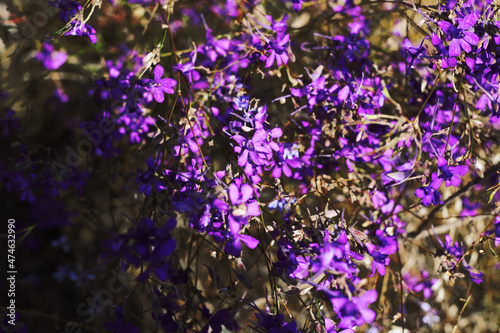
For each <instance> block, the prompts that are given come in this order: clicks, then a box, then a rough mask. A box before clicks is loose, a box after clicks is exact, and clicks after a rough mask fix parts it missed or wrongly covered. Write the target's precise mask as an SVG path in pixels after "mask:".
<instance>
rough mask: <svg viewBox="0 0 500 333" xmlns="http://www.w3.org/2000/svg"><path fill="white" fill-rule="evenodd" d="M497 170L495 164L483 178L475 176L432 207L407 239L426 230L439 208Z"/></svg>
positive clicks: (499, 165)
mask: <svg viewBox="0 0 500 333" xmlns="http://www.w3.org/2000/svg"><path fill="white" fill-rule="evenodd" d="M498 170H500V163H497V164H495V165H493V166H492V167H491V168H489V169H488V170H487V171H486V172H485V173H484V177H480V176H476V177H475V178H474V179H472V180H471V181H470V182H468V183H467V185H465V186H464V187H462V188H461V189H459V190H458V191H456V192H455V193H453V194H452V195H450V196H449V197H448V198H446V200H444V201H443V203H442V204H440V205H437V206H436V207H434V208H433V209H432V210H431V212H430V213H429V215H427V216H426V217H424V219H423V220H422V222H420V224H419V226H418V227H417V229H416V230H414V231H412V232H409V233H408V238H415V237H417V236H418V235H419V234H420V233H421V232H422V231H424V230H425V229H426V228H427V225H428V224H429V221H430V220H432V218H433V217H434V215H436V214H437V213H438V212H439V211H440V210H441V208H443V207H444V206H445V205H447V204H448V203H449V202H450V201H452V200H453V199H455V198H456V197H458V196H459V195H461V194H464V193H465V192H467V191H468V190H469V189H470V188H471V187H473V186H475V185H477V184H479V183H480V182H481V181H482V180H483V178H488V177H490V176H491V175H493V174H495V173H496V172H497V171H498Z"/></svg>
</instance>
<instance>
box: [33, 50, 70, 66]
mask: <svg viewBox="0 0 500 333" xmlns="http://www.w3.org/2000/svg"><path fill="white" fill-rule="evenodd" d="M35 59H37V60H39V61H41V62H42V64H43V65H44V66H45V68H47V70H49V71H53V70H56V69H58V68H59V67H61V66H62V65H63V64H64V63H65V62H66V60H67V59H68V55H67V54H66V52H64V51H55V50H54V46H52V45H51V44H48V43H43V45H42V49H41V50H40V52H38V53H37V55H36V56H35Z"/></svg>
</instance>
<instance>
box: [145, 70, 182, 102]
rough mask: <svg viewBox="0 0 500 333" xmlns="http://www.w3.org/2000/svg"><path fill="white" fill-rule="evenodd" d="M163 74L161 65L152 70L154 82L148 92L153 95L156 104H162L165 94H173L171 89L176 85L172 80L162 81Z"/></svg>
mask: <svg viewBox="0 0 500 333" xmlns="http://www.w3.org/2000/svg"><path fill="white" fill-rule="evenodd" d="M163 72H164V70H163V67H162V66H161V65H156V67H155V69H154V81H153V82H152V84H151V86H150V88H149V91H150V92H151V93H152V94H153V96H154V98H155V100H156V101H157V102H158V103H163V101H164V100H165V93H167V94H173V93H174V89H173V88H174V87H175V85H176V84H177V81H175V80H174V79H170V78H165V79H162V76H163Z"/></svg>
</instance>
